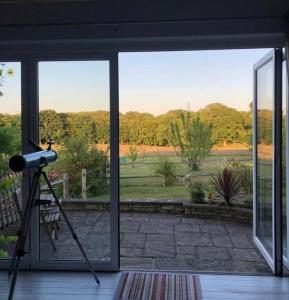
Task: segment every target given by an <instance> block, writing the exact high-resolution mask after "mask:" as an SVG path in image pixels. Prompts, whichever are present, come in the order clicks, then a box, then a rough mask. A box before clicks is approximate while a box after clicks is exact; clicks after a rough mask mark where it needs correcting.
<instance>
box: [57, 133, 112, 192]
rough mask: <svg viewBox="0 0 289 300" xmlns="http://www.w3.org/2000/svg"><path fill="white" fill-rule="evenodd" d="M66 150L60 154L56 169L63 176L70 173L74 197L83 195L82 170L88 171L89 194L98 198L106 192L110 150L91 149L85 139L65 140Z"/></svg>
mask: <svg viewBox="0 0 289 300" xmlns="http://www.w3.org/2000/svg"><path fill="white" fill-rule="evenodd" d="M64 146H65V149H64V150H63V151H62V152H60V153H59V161H58V162H57V165H56V167H54V169H57V171H58V172H59V173H61V174H63V173H68V176H69V183H70V184H69V192H70V194H71V195H72V196H80V194H81V170H82V169H86V170H87V173H88V176H87V186H88V193H89V194H90V195H92V196H97V195H100V194H102V193H103V192H104V191H105V188H106V184H107V173H108V168H109V160H108V150H106V152H104V151H101V150H97V149H95V148H93V149H89V147H88V141H87V139H86V138H85V137H80V136H78V137H76V138H69V139H66V140H65V145H64Z"/></svg>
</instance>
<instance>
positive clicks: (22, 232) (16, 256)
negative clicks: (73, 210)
mask: <svg viewBox="0 0 289 300" xmlns="http://www.w3.org/2000/svg"><path fill="white" fill-rule="evenodd" d="M44 166H45V165H44ZM44 166H40V167H38V168H37V172H36V173H35V174H34V177H33V180H32V184H31V189H30V192H29V195H28V199H27V203H26V206H25V209H24V213H23V216H22V221H21V225H20V229H19V232H18V240H17V243H16V247H15V249H14V253H13V258H12V261H11V265H10V269H9V271H8V275H9V276H10V275H11V274H12V273H13V278H12V282H11V286H10V291H9V296H8V300H12V299H13V294H14V289H15V284H16V280H17V275H18V272H19V265H20V260H21V257H23V256H24V255H25V250H24V247H25V241H26V238H27V234H28V229H29V225H30V221H31V216H32V211H33V208H34V206H37V205H43V204H49V203H51V200H40V199H39V200H36V199H35V196H36V192H37V187H38V185H39V181H40V178H41V175H42V176H43V178H44V180H45V182H46V183H47V186H48V188H49V191H50V192H51V193H52V195H53V197H54V199H55V203H56V204H57V205H58V207H59V210H60V212H61V213H62V215H63V218H64V220H65V222H66V224H67V226H68V228H69V230H70V232H71V234H72V237H73V239H74V240H75V241H76V243H77V245H78V247H79V250H80V251H81V253H82V255H83V257H84V259H85V261H86V263H87V265H88V267H89V269H90V272H91V273H92V275H93V277H94V279H95V281H96V283H97V284H98V285H100V281H99V279H98V277H97V275H96V274H95V272H94V270H93V267H92V265H91V263H90V261H89V260H88V257H87V255H86V253H85V252H84V249H83V247H82V245H81V244H80V242H79V240H78V237H77V235H76V233H75V231H74V230H73V227H72V225H71V223H70V222H69V220H68V218H67V216H66V214H65V212H64V209H63V207H62V205H61V203H60V201H59V199H58V197H57V196H56V194H55V192H54V190H53V188H52V185H51V184H50V182H49V180H48V178H47V175H46V173H45V172H44V171H43V167H44Z"/></svg>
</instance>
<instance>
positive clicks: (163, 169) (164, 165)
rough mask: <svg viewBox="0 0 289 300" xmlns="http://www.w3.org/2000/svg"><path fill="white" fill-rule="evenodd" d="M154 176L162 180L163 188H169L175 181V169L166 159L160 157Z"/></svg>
mask: <svg viewBox="0 0 289 300" xmlns="http://www.w3.org/2000/svg"><path fill="white" fill-rule="evenodd" d="M155 174H156V175H160V176H161V177H163V179H164V186H170V185H172V184H173V183H174V181H175V180H176V167H175V165H174V164H173V163H172V162H170V161H169V159H168V158H166V157H163V156H160V157H159V163H158V165H157V167H156V169H155Z"/></svg>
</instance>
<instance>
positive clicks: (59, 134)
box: [32, 55, 119, 270]
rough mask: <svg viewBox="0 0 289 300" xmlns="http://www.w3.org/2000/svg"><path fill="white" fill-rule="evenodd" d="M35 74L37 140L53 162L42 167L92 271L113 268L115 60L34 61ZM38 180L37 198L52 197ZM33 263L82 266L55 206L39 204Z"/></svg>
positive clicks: (115, 262) (115, 258) (115, 223)
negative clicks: (50, 150)
mask: <svg viewBox="0 0 289 300" xmlns="http://www.w3.org/2000/svg"><path fill="white" fill-rule="evenodd" d="M33 64H34V68H35V70H36V75H37V82H38V85H37V87H36V86H35V87H33V88H34V89H36V88H37V93H36V97H35V101H36V102H37V106H38V107H39V115H38V122H39V127H38V128H35V131H36V130H37V136H38V141H39V145H40V146H41V147H42V148H44V149H45V148H46V147H47V142H48V141H50V140H53V141H54V142H55V144H54V145H53V146H52V148H53V149H55V150H56V151H57V153H58V158H57V161H55V162H54V163H52V164H50V165H48V166H47V167H45V171H46V173H47V175H48V178H49V179H50V181H51V183H52V184H53V186H54V189H55V190H56V192H57V194H58V196H59V198H60V199H61V203H62V205H63V207H64V210H65V211H66V213H67V216H68V219H69V220H70V222H71V224H72V227H73V228H74V230H75V233H76V234H77V236H78V239H79V241H80V243H81V244H82V246H83V248H84V250H85V252H86V254H87V256H88V258H89V260H90V261H91V262H93V264H94V266H95V268H96V269H98V270H117V269H118V264H119V263H118V156H117V155H118V99H117V95H118V94H117V92H115V90H116V89H117V88H118V87H117V57H116V56H115V55H111V56H110V55H107V56H106V55H104V56H101V57H98V56H93V57H91V56H89V57H82V56H80V57H76V58H74V57H73V58H71V59H69V58H67V57H64V56H63V57H59V56H56V57H53V58H50V57H49V58H46V57H44V58H39V59H35V60H33ZM50 197H51V193H50V192H49V190H48V188H47V186H46V185H45V183H44V182H42V183H41V185H40V198H43V199H45V198H50ZM32 236H33V238H32V244H33V245H34V249H33V253H32V264H33V267H34V268H46V269H86V268H87V266H86V264H85V261H84V258H83V256H82V254H81V252H80V250H79V248H78V247H77V244H76V242H75V240H74V239H73V237H72V234H71V232H70V231H69V228H68V226H67V225H66V223H65V221H64V218H63V217H62V216H61V214H59V211H58V209H57V207H56V205H54V204H53V203H52V204H50V205H46V206H40V208H39V209H38V210H37V213H36V215H35V218H34V229H33V232H32Z"/></svg>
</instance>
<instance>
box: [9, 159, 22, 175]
mask: <svg viewBox="0 0 289 300" xmlns="http://www.w3.org/2000/svg"><path fill="white" fill-rule="evenodd" d="M25 166H26V161H25V159H24V158H23V156H22V155H14V156H12V157H11V158H10V160H9V167H10V169H11V170H12V171H14V172H21V171H23V170H24V169H25Z"/></svg>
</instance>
